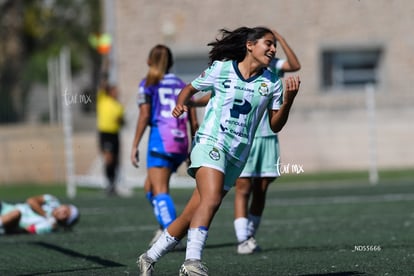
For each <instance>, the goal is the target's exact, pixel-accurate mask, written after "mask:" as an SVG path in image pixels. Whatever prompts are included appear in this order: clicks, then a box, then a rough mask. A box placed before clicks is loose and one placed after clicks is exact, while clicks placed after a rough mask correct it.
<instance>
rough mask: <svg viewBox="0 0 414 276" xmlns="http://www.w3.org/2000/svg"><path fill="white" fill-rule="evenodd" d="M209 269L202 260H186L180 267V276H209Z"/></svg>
mask: <svg viewBox="0 0 414 276" xmlns="http://www.w3.org/2000/svg"><path fill="white" fill-rule="evenodd" d="M207 272H208V269H207V267H206V266H205V265H204V264H203V263H202V262H201V261H200V260H185V262H184V263H183V264H182V265H181V267H180V276H208V273H207Z"/></svg>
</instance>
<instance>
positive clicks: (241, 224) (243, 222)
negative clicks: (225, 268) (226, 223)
mask: <svg viewBox="0 0 414 276" xmlns="http://www.w3.org/2000/svg"><path fill="white" fill-rule="evenodd" d="M247 224H248V220H247V218H245V217H240V218H237V219H235V220H234V231H235V232H236V238H237V241H238V242H239V243H240V242H243V241H245V240H247V238H248V237H249V235H248V232H247Z"/></svg>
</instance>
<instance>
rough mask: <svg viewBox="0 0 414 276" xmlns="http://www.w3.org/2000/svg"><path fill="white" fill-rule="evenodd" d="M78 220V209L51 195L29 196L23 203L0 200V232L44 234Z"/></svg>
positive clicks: (70, 225) (70, 224) (73, 223)
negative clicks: (62, 202)
mask: <svg viewBox="0 0 414 276" xmlns="http://www.w3.org/2000/svg"><path fill="white" fill-rule="evenodd" d="M78 220H79V210H78V208H76V206H74V205H71V204H61V203H60V201H59V200H58V199H57V198H56V197H55V196H53V195H49V194H44V195H38V196H33V197H30V198H28V199H27V200H26V202H25V203H17V204H10V203H6V202H4V201H0V234H14V233H30V234H46V233H51V232H53V231H56V230H58V229H59V228H70V227H72V226H73V225H75V224H76V223H77V222H78Z"/></svg>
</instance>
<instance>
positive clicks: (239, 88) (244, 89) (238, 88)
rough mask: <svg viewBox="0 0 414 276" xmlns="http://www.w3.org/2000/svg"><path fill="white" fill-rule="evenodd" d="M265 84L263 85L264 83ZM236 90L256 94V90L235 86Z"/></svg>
mask: <svg viewBox="0 0 414 276" xmlns="http://www.w3.org/2000/svg"><path fill="white" fill-rule="evenodd" d="M262 84H263V83H262ZM234 89H237V90H241V91H246V92H250V93H254V90H253V89H251V88H248V87H242V86H235V87H234Z"/></svg>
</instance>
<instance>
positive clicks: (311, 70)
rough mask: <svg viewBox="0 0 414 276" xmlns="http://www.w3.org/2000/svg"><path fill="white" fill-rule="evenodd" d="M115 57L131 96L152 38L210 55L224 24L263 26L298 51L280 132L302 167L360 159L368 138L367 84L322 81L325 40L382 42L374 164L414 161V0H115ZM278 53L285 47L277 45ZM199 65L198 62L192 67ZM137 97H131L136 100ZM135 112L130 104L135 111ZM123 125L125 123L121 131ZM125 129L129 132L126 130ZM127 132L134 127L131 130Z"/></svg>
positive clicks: (126, 96)
mask: <svg viewBox="0 0 414 276" xmlns="http://www.w3.org/2000/svg"><path fill="white" fill-rule="evenodd" d="M114 12H115V22H116V27H115V30H116V32H115V57H116V58H115V61H116V66H117V71H118V82H119V85H120V87H121V91H122V92H123V101H124V102H125V103H128V104H131V102H133V101H134V100H135V93H136V87H137V85H138V82H139V80H140V79H141V78H143V77H144V76H145V73H146V70H147V66H146V58H147V55H148V52H149V50H150V48H151V47H152V46H154V45H155V44H157V43H165V44H167V45H168V46H170V47H171V49H172V50H173V53H174V55H175V56H176V57H177V56H178V57H180V56H186V55H193V54H196V55H203V54H205V55H206V56H207V55H208V51H209V48H208V47H207V46H206V45H207V43H208V42H210V41H212V40H214V38H215V37H216V35H217V34H218V30H219V29H221V28H228V29H234V28H236V27H240V26H251V27H253V26H259V25H262V26H268V27H271V28H275V29H276V30H277V31H278V32H279V33H281V34H282V35H283V36H284V37H285V38H286V40H287V41H288V43H289V44H290V45H291V46H292V48H293V49H294V50H295V52H296V53H297V55H298V57H299V59H300V62H301V65H302V69H301V71H300V72H299V73H298V74H299V75H300V77H301V79H302V87H301V90H300V94H299V95H298V97H297V99H296V102H295V106H294V108H293V110H292V112H291V116H290V119H289V122H288V125H287V126H286V127H285V129H284V130H283V131H282V132H281V133H280V137H281V146H282V161H283V162H285V163H295V164H301V165H302V166H303V168H304V169H305V171H318V170H338V169H365V168H367V167H368V166H369V151H370V141H371V140H372V139H371V138H370V136H369V128H368V114H367V112H366V93H365V88H364V87H360V88H355V89H350V90H349V89H347V90H344V89H337V88H335V89H330V90H328V89H324V88H323V87H322V86H321V52H322V50H323V49H336V48H351V49H352V48H353V47H379V48H381V49H382V52H383V54H382V56H381V60H380V63H381V64H380V66H379V70H380V71H379V72H378V75H379V82H378V85H377V86H376V88H375V104H376V108H377V109H376V116H377V117H376V121H375V123H376V125H375V127H376V128H375V129H374V132H375V134H376V135H375V137H374V142H375V143H376V144H375V145H376V147H375V148H376V149H377V150H378V152H377V160H378V165H379V167H380V168H390V167H392V168H396V167H408V168H410V167H411V168H412V167H414V147H412V146H410V140H411V138H414V126H413V123H412V120H413V119H414V111H413V108H412V104H413V103H414V94H413V93H412V88H411V86H412V85H411V81H412V79H413V77H412V76H413V73H414V55H413V53H414V37H413V36H412V35H409V34H410V33H411V32H412V31H411V28H412V18H414V2H412V1H409V0H395V1H388V0H361V1H357V0H355V1H330V0H312V1H305V0H291V1H282V0H279V1H277V0H268V1H259V2H251V1H245V0H230V1H221V0H210V1H191V0H182V1H172V0H160V1H142V0H138V1H136V0H123V1H116V4H115V11H114ZM278 55H279V56H281V57H283V52H282V51H281V50H279V52H278ZM199 73H200V72H194V76H197V75H198V74H199ZM132 106H133V104H132ZM136 114H137V112H136V113H135V114H134V116H136ZM127 133H128V132H127ZM129 133H130V132H129ZM130 135H132V134H130Z"/></svg>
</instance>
